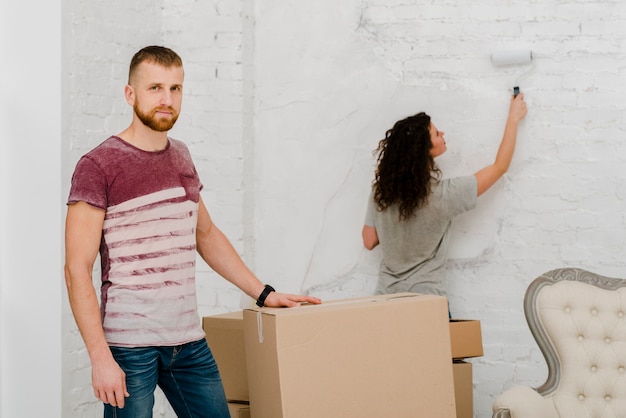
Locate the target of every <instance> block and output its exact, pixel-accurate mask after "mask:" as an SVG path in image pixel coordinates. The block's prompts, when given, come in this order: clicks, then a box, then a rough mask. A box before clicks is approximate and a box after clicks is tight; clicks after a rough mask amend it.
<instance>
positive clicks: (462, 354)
mask: <svg viewBox="0 0 626 418" xmlns="http://www.w3.org/2000/svg"><path fill="white" fill-rule="evenodd" d="M450 345H451V351H452V361H453V370H454V391H455V399H456V414H457V418H472V417H473V416H474V394H473V382H472V363H469V362H466V361H465V359H466V358H470V357H479V356H482V355H483V343H482V334H481V330H480V321H476V320H461V319H452V320H450Z"/></svg>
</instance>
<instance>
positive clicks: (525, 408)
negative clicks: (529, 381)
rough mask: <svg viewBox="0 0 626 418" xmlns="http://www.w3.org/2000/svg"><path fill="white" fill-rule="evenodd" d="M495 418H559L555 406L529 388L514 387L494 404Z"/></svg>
mask: <svg viewBox="0 0 626 418" xmlns="http://www.w3.org/2000/svg"><path fill="white" fill-rule="evenodd" d="M493 418H559V414H558V413H557V412H556V409H555V408H554V405H553V404H552V402H550V401H549V400H548V399H546V398H544V397H543V396H541V395H540V394H539V393H537V392H536V391H535V390H534V389H532V388H530V387H528V386H513V387H512V388H510V389H508V390H506V391H504V393H502V394H501V395H500V396H498V397H497V398H496V400H495V401H494V403H493Z"/></svg>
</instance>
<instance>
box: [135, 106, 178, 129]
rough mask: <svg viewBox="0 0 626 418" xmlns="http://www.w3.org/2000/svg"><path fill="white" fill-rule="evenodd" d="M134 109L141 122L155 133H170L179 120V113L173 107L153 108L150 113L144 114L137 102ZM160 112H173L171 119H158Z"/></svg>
mask: <svg viewBox="0 0 626 418" xmlns="http://www.w3.org/2000/svg"><path fill="white" fill-rule="evenodd" d="M133 109H134V111H135V114H136V115H137V117H138V118H139V120H140V121H141V122H142V123H143V124H144V125H146V126H147V127H148V128H150V129H152V130H153V131H157V132H167V131H169V130H170V129H172V127H173V126H174V124H175V123H176V119H178V113H177V112H176V111H175V110H174V109H173V108H172V107H167V108H153V109H152V110H150V111H148V112H143V111H142V110H141V109H140V108H139V106H138V103H136V102H135V105H134V106H133ZM158 110H167V111H170V112H172V116H171V118H169V119H168V118H161V117H156V113H157V111H158Z"/></svg>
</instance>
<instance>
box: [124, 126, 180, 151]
mask: <svg viewBox="0 0 626 418" xmlns="http://www.w3.org/2000/svg"><path fill="white" fill-rule="evenodd" d="M117 136H118V137H120V138H122V139H123V140H124V141H126V142H128V143H129V144H131V145H133V146H135V147H137V148H139V149H141V150H144V151H151V152H154V151H162V150H164V149H165V148H166V147H167V142H168V141H167V131H166V132H159V131H155V130H152V129H150V128H148V127H147V126H145V125H144V124H142V123H134V122H133V123H131V125H130V126H129V127H128V128H126V129H125V130H124V131H122V132H121V133H120V134H119V135H117Z"/></svg>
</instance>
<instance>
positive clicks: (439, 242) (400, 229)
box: [363, 93, 527, 296]
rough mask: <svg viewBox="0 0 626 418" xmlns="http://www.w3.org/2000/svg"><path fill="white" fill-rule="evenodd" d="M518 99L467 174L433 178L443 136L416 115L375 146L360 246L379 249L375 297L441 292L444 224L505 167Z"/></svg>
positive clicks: (521, 113)
mask: <svg viewBox="0 0 626 418" xmlns="http://www.w3.org/2000/svg"><path fill="white" fill-rule="evenodd" d="M526 112H527V109H526V103H525V102H524V95H523V94H521V93H520V94H519V95H517V97H512V98H511V103H510V106H509V114H508V118H507V121H506V126H505V129H504V135H503V137H502V142H501V143H500V147H499V149H498V153H497V155H496V158H495V161H494V163H493V164H491V165H488V166H487V167H484V168H483V169H481V170H479V171H477V172H476V173H474V175H469V176H464V177H456V178H451V179H444V180H442V179H441V171H440V170H439V168H438V167H437V165H436V163H435V158H436V157H438V156H440V155H441V154H443V153H444V152H445V151H446V141H445V139H444V136H443V135H444V133H443V132H442V131H439V130H437V127H436V126H435V125H434V124H433V123H432V122H431V121H430V116H428V115H427V114H425V113H418V114H417V115H414V116H410V117H408V118H406V119H402V120H400V121H398V122H396V124H395V125H394V126H393V128H391V129H390V130H388V131H387V133H386V135H385V138H384V139H383V140H381V141H380V142H379V144H378V148H377V149H376V152H377V153H378V166H377V168H376V173H375V179H374V182H373V187H372V193H371V195H370V198H369V202H368V207H367V213H366V217H365V226H364V227H363V244H364V245H365V248H367V249H368V250H371V249H373V248H374V247H376V246H377V245H378V244H380V246H381V249H382V262H381V266H380V274H379V279H378V286H377V288H376V293H377V294H387V293H399V292H415V293H428V294H436V295H442V296H445V295H446V281H445V263H446V260H447V257H448V245H449V235H448V231H449V229H450V225H451V222H452V219H453V218H454V217H455V216H457V215H459V214H461V213H463V212H466V211H468V210H470V209H473V208H474V207H475V206H476V198H477V197H478V196H480V195H481V194H483V193H484V192H485V191H486V190H487V189H489V188H490V187H491V186H492V185H493V184H494V183H495V182H496V181H497V180H498V179H499V178H500V177H502V175H503V174H504V173H506V171H507V170H508V168H509V165H510V163H511V159H512V157H513V151H514V150H515V142H516V139H517V127H518V125H519V123H520V121H521V120H522V119H523V118H524V117H525V116H526Z"/></svg>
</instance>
